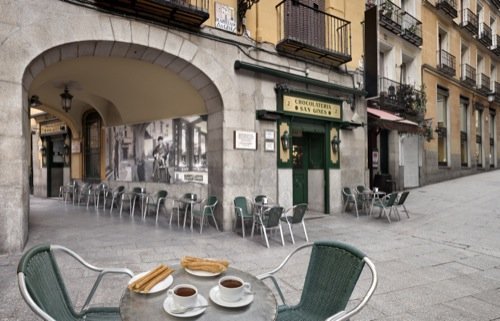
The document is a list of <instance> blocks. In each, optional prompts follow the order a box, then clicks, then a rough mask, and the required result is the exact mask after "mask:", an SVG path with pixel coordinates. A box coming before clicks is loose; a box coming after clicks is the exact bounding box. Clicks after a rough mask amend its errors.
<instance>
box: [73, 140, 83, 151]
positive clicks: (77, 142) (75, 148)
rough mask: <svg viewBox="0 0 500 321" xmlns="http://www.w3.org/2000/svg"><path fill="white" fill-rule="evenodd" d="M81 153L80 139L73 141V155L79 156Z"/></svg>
mask: <svg viewBox="0 0 500 321" xmlns="http://www.w3.org/2000/svg"><path fill="white" fill-rule="evenodd" d="M80 152H81V150H80V140H79V139H73V140H72V141H71V154H79V153H80Z"/></svg>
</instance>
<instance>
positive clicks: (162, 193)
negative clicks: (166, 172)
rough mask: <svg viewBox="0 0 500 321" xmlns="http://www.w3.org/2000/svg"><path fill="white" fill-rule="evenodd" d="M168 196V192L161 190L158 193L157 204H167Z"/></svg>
mask: <svg viewBox="0 0 500 321" xmlns="http://www.w3.org/2000/svg"><path fill="white" fill-rule="evenodd" d="M167 195H168V192H167V191H166V190H163V189H161V190H159V191H158V192H156V202H157V203H158V202H159V203H160V204H164V203H165V198H166V197H167Z"/></svg>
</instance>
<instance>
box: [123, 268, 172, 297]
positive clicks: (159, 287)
mask: <svg viewBox="0 0 500 321" xmlns="http://www.w3.org/2000/svg"><path fill="white" fill-rule="evenodd" d="M149 272H150V271H146V272H141V273H139V274H136V275H134V277H133V278H131V279H130V281H128V284H131V283H132V282H134V281H135V280H137V279H139V278H142V277H143V276H144V275H146V274H147V273H149ZM172 282H174V277H173V276H172V274H170V275H169V276H167V277H166V278H165V279H163V280H162V281H160V282H158V283H157V284H156V285H155V286H153V287H152V288H151V290H149V292H144V291H133V292H135V293H142V294H152V293H157V292H160V291H163V290H166V289H167V288H168V287H169V286H170V285H171V284H172Z"/></svg>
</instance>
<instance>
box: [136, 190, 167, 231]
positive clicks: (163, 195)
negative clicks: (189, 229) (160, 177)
mask: <svg viewBox="0 0 500 321" xmlns="http://www.w3.org/2000/svg"><path fill="white" fill-rule="evenodd" d="M167 195H168V192H167V191H165V190H159V191H158V192H156V193H155V194H154V195H148V196H147V197H146V209H145V211H144V212H143V213H142V219H143V220H144V219H146V215H147V214H148V213H149V209H150V208H151V207H153V208H154V209H155V210H156V223H157V224H158V214H159V213H160V207H161V206H163V208H165V201H166V199H167ZM166 210H167V209H166V208H165V211H166Z"/></svg>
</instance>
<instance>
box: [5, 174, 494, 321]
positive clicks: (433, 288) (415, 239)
mask: <svg viewBox="0 0 500 321" xmlns="http://www.w3.org/2000/svg"><path fill="white" fill-rule="evenodd" d="M499 196H500V171H494V172H488V173H484V174H479V175H474V176H469V177H464V178H460V179H456V180H451V181H448V182H443V183H439V184H434V185H429V186H425V187H422V188H417V189H413V190H411V193H410V196H409V198H408V200H407V208H408V210H409V211H410V218H407V217H406V216H405V215H402V217H401V221H395V222H393V223H392V224H389V223H388V222H387V220H386V219H377V218H375V217H370V216H366V215H362V216H361V217H360V218H359V219H356V217H355V215H353V214H352V213H334V214H332V215H322V214H317V213H308V214H307V215H309V216H310V217H309V219H307V221H306V224H307V228H308V232H309V236H310V239H311V240H312V241H314V240H324V239H336V240H340V241H344V242H347V243H350V244H352V245H354V246H356V247H358V248H359V249H361V250H362V251H363V252H365V253H366V254H367V255H368V256H369V257H370V258H372V260H373V261H374V262H375V265H376V267H377V271H378V273H379V286H378V288H377V290H376V292H375V295H374V296H373V298H372V299H371V300H370V302H369V305H368V306H367V307H366V308H365V309H364V310H363V311H362V312H361V313H360V314H359V315H357V316H356V317H354V318H353V320H398V321H399V320H412V321H413V320H415V321H417V320H450V321H452V320H453V321H460V320H464V321H465V320H466V321H471V320H473V321H481V320H500V246H499V245H500V233H499V232H498V231H499V230H500V201H499V199H500V198H499ZM295 231H296V233H295V235H296V244H295V245H292V244H291V242H290V238H289V237H288V234H285V241H286V242H287V243H286V245H285V246H284V247H282V246H281V244H280V243H279V241H278V239H279V237H277V235H274V236H273V237H272V241H271V248H270V249H267V248H266V247H265V244H264V241H263V239H261V237H260V236H256V237H254V238H253V239H250V238H246V239H243V238H242V237H241V236H240V235H238V234H236V233H234V232H221V233H219V232H216V231H215V230H214V228H213V227H209V228H206V230H204V231H203V234H201V235H200V234H199V233H197V232H194V233H191V232H189V231H188V230H183V229H182V228H180V229H179V228H177V226H176V225H174V226H173V227H169V226H168V222H167V218H166V216H163V217H161V218H160V222H159V224H158V225H156V224H155V221H154V218H153V217H148V218H147V219H146V221H143V220H141V219H140V215H136V216H135V217H134V218H131V217H130V216H128V215H123V217H120V216H119V214H118V212H117V211H114V212H113V214H112V215H110V214H109V212H104V211H103V210H99V211H96V210H95V209H88V210H87V209H86V208H85V207H84V206H80V207H75V206H73V205H70V204H67V205H65V204H64V202H61V201H60V200H54V199H40V198H31V212H30V233H29V240H28V244H27V247H26V248H29V247H31V246H33V245H35V244H39V243H42V242H50V243H54V244H61V245H64V246H67V247H69V248H71V249H73V250H75V251H76V252H77V253H79V254H80V255H81V256H82V257H83V258H85V259H86V260H87V261H89V262H91V263H92V264H94V265H97V266H113V267H128V268H130V269H132V270H133V271H134V272H139V271H143V270H145V269H149V268H151V267H153V266H155V265H156V264H158V263H167V264H172V263H178V262H179V259H180V257H182V256H183V255H198V256H204V257H217V258H228V259H229V260H230V261H231V264H232V266H234V267H237V268H240V269H244V270H247V271H249V272H251V273H253V274H259V273H261V272H264V271H267V270H270V269H271V268H273V267H275V266H276V265H277V264H278V263H279V262H281V260H282V258H284V257H285V256H286V255H287V254H288V253H289V252H290V251H291V250H293V249H294V248H295V247H297V246H299V245H301V244H304V242H305V240H304V238H303V237H302V233H301V230H300V229H299V228H297V229H296V230H295ZM20 256H21V254H20V253H17V254H13V255H6V256H0V281H1V284H2V291H1V294H0V320H36V318H35V316H34V314H33V313H32V312H31V311H30V310H29V308H28V307H27V305H26V304H25V303H24V301H23V300H22V299H21V296H20V294H19V290H18V288H17V282H16V274H15V272H16V267H17V263H18V261H19V258H20ZM60 260H61V265H62V267H63V271H64V272H63V274H64V278H65V280H67V285H68V288H69V292H70V295H71V297H72V300H73V301H74V302H75V304H76V305H77V306H81V304H82V303H83V301H84V299H85V295H86V294H87V293H88V291H89V289H90V284H92V282H93V280H94V277H95V276H94V275H93V274H91V273H89V272H86V271H83V270H82V269H81V268H80V267H79V266H78V265H77V264H75V263H74V262H73V261H72V260H69V259H68V258H67V257H61V258H60ZM307 260H308V254H307V253H304V254H303V255H300V256H298V257H297V258H296V260H295V261H294V262H293V264H289V265H288V266H287V269H286V270H285V271H283V273H282V274H281V276H283V277H286V278H283V279H284V282H283V285H284V288H285V291H286V294H287V296H289V297H290V298H291V301H292V302H293V301H294V300H298V297H299V294H300V289H301V283H302V281H303V278H302V276H303V273H304V270H305V265H306V263H307ZM126 282H127V280H126V279H124V278H123V277H112V278H110V279H107V280H106V281H105V282H104V283H103V284H102V288H101V290H100V291H98V294H97V297H96V302H97V303H98V304H108V305H109V304H113V305H118V302H119V298H120V295H121V293H122V291H123V288H124V286H125V284H126ZM367 286H368V273H366V274H363V275H362V278H361V281H360V282H359V283H358V287H357V288H356V290H355V293H354V294H353V296H352V298H351V299H352V300H351V302H350V304H354V303H355V302H357V300H359V298H360V296H361V295H362V293H363V291H364V290H365V289H366V288H367ZM214 321H215V320H214ZM248 321H251V320H248Z"/></svg>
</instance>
